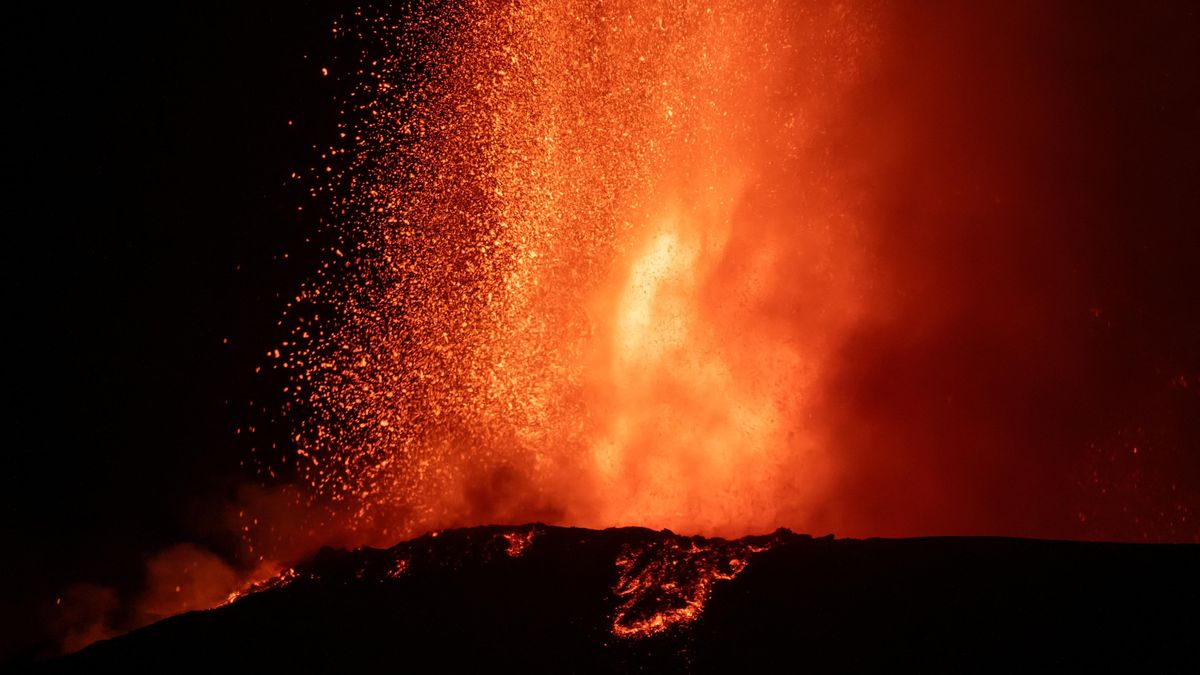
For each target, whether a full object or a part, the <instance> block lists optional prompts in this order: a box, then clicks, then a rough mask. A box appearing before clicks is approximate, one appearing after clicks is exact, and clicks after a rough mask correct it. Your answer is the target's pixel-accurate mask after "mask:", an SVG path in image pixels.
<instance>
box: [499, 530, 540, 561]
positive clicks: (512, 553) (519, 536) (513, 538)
mask: <svg viewBox="0 0 1200 675" xmlns="http://www.w3.org/2000/svg"><path fill="white" fill-rule="evenodd" d="M537 534H538V532H537V528H530V529H528V530H524V531H517V532H505V533H504V534H503V535H502V536H503V537H504V540H505V541H506V542H507V543H508V546H507V547H506V548H505V549H504V552H505V553H507V554H508V556H509V557H510V558H519V557H521V554H522V553H524V552H525V549H527V548H529V545H530V544H532V543H533V538H534V537H536V536H537Z"/></svg>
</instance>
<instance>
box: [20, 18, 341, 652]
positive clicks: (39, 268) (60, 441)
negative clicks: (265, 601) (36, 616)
mask: <svg viewBox="0 0 1200 675" xmlns="http://www.w3.org/2000/svg"><path fill="white" fill-rule="evenodd" d="M216 5H217V6H214V5H213V4H212V3H206V4H204V5H197V6H191V7H190V8H182V7H176V6H175V5H172V6H171V8H169V9H167V8H163V9H156V10H153V11H152V13H142V12H134V11H133V10H129V11H126V12H122V11H120V10H116V11H115V13H114V10H112V9H110V8H108V7H103V8H100V7H95V8H92V9H86V10H82V11H80V10H67V9H65V8H55V9H53V10H51V9H36V10H35V9H26V10H23V11H19V12H16V13H15V14H12V15H9V16H8V17H7V19H6V21H5V24H4V51H5V57H4V66H3V67H4V70H5V72H6V80H7V85H6V91H7V95H6V101H7V104H6V109H7V114H6V117H8V119H9V120H10V121H9V123H8V132H7V133H6V134H5V138H4V145H5V156H6V163H5V169H4V170H5V174H6V178H5V181H4V185H5V192H6V199H5V201H6V203H7V205H8V206H7V209H8V216H7V218H6V219H5V220H6V223H7V226H6V230H7V232H8V234H7V237H8V247H7V251H8V256H7V260H6V264H5V266H4V285H3V289H4V290H3V292H4V296H5V312H6V314H7V320H6V322H5V323H6V324H7V325H8V331H7V333H8V340H7V342H8V343H9V344H10V345H11V347H10V349H11V351H10V358H9V365H8V368H9V369H10V375H9V377H8V378H6V380H7V382H8V383H9V392H8V397H7V398H8V399H9V401H10V403H9V406H8V411H7V415H6V417H8V421H7V423H6V425H5V426H6V428H7V429H8V434H9V435H8V442H7V443H6V444H5V461H4V464H5V470H4V472H3V476H4V481H5V482H4V491H3V492H4V496H3V528H4V529H3V540H4V542H5V543H4V554H3V562H2V563H0V566H2V568H3V574H2V575H0V576H3V578H4V584H5V588H4V594H5V598H6V600H5V603H4V604H5V611H4V612H3V622H4V627H3V629H2V630H0V632H2V633H3V634H4V637H3V638H0V643H8V642H9V641H10V639H11V641H12V642H13V643H14V644H22V643H26V642H27V641H28V637H29V634H28V631H29V628H30V626H31V625H34V624H36V623H37V622H36V621H31V620H30V617H28V616H26V615H23V613H22V612H21V611H14V610H15V609H16V608H22V609H25V608H32V609H35V610H36V611H37V612H43V611H44V610H46V609H47V608H46V603H47V602H49V603H53V600H54V597H55V594H56V592H57V590H56V589H57V588H60V587H61V586H63V585H64V584H65V583H66V582H69V581H90V582H97V583H102V584H105V585H110V584H116V585H117V586H118V587H132V586H136V584H137V583H138V582H139V580H140V579H139V577H140V575H141V569H142V563H141V562H140V557H141V556H142V555H143V554H144V552H146V551H151V550H155V549H158V548H161V547H163V546H165V545H169V544H171V543H174V542H177V541H191V540H205V541H209V542H211V545H213V546H214V547H217V548H220V547H221V546H230V545H232V543H233V542H230V541H227V540H224V539H227V537H228V535H227V534H221V533H215V534H214V532H212V531H211V525H210V524H207V523H206V520H211V515H212V514H211V513H207V512H206V511H207V510H208V509H211V508H212V507H213V506H214V505H216V504H219V503H221V502H222V500H224V499H226V498H228V497H229V496H230V495H231V494H232V491H233V490H234V487H235V486H236V485H237V484H238V483H240V482H241V481H242V480H244V479H245V475H244V474H242V473H239V466H238V462H239V460H240V459H242V458H243V457H244V455H245V452H246V450H247V447H246V444H245V443H241V442H240V439H239V438H238V437H237V436H236V435H235V434H234V430H235V429H236V428H238V427H242V426H245V425H246V424H247V422H248V421H249V423H254V422H255V421H256V420H255V419H254V418H253V417H252V416H250V415H249V412H248V402H249V401H251V400H253V399H255V398H261V397H258V396H257V394H258V393H261V392H265V391H267V390H269V389H275V387H272V386H271V384H274V383H266V382H263V381H262V380H261V379H256V378H255V376H254V368H255V366H256V365H258V362H259V360H260V359H259V357H260V356H261V352H263V351H265V350H266V349H267V346H268V345H270V344H272V343H273V342H276V341H277V334H276V332H275V331H276V322H277V321H278V320H279V317H280V312H281V310H282V308H283V301H281V300H280V297H287V295H288V293H289V292H292V290H293V289H294V288H295V287H296V286H297V285H298V284H299V283H300V280H301V279H302V278H303V277H304V276H305V275H307V274H308V272H309V269H311V268H310V267H309V265H310V264H311V262H312V261H311V260H307V261H306V260H305V259H304V255H305V251H306V250H308V249H306V248H305V246H304V245H303V242H304V239H305V238H306V237H309V236H312V235H314V230H315V229H316V228H315V225H316V223H315V218H316V210H310V211H303V212H302V211H298V210H297V206H299V205H303V204H306V197H305V195H304V194H303V192H302V191H301V190H300V189H296V188H289V187H285V185H284V184H285V181H286V180H287V178H288V176H289V175H290V174H291V173H292V172H293V171H303V170H304V169H305V167H307V166H308V165H309V164H311V163H312V160H313V158H314V156H315V153H313V152H312V150H311V146H312V145H314V144H317V143H328V140H327V138H326V137H327V136H328V135H332V134H333V132H334V131H333V129H334V122H333V115H334V111H335V108H334V99H333V94H332V90H331V88H330V86H331V85H330V84H329V83H328V81H327V80H323V78H322V77H321V74H320V67H319V66H318V65H316V62H317V61H318V60H319V57H321V56H323V53H322V51H321V50H325V52H326V53H327V52H328V50H330V49H331V48H332V45H331V41H330V40H329V39H328V32H329V26H330V24H331V21H332V19H333V18H334V16H335V14H334V12H333V11H332V10H330V9H328V8H317V7H314V6H312V3H287V7H288V8H287V10H286V11H283V10H282V9H281V8H280V7H274V8H266V7H263V6H262V5H261V4H260V3H216ZM221 5H225V6H221ZM251 5H252V6H251ZM305 55H308V58H307V59H306V58H305ZM289 120H291V121H293V125H292V126H289V125H288V124H287V123H288V121H289ZM310 214H311V215H310ZM284 253H287V254H288V258H287V259H286V260H284V259H283V258H282V255H283V254H284ZM226 338H228V340H229V344H228V345H225V344H223V340H224V339H226ZM227 402H228V403H227ZM271 405H278V401H273V402H271ZM259 423H260V426H261V420H259ZM5 651H7V650H5Z"/></svg>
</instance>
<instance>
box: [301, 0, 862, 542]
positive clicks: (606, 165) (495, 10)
mask: <svg viewBox="0 0 1200 675" xmlns="http://www.w3.org/2000/svg"><path fill="white" fill-rule="evenodd" d="M335 34H336V35H337V36H338V37H339V39H344V40H352V41H355V42H356V43H357V44H361V45H363V50H362V53H361V55H360V58H359V61H358V67H357V68H356V69H353V71H352V74H351V75H348V76H347V77H348V78H349V79H350V80H352V81H353V82H354V83H355V85H354V89H353V90H352V92H351V95H350V96H349V97H348V98H347V100H346V122H345V124H344V125H343V126H344V129H345V131H344V133H345V135H346V139H345V141H346V143H347V144H348V145H347V146H346V147H344V148H340V149H339V148H331V149H330V151H329V153H328V154H330V156H332V157H334V158H336V159H337V160H338V161H339V162H342V163H344V164H345V165H346V168H345V169H339V170H334V169H332V168H331V169H330V171H329V172H327V173H328V175H329V181H330V182H329V184H328V185H326V186H323V187H322V188H321V189H322V190H327V191H328V192H329V193H332V194H337V195H339V196H338V198H337V202H336V208H335V209H334V214H333V217H332V218H331V222H332V225H331V227H332V228H333V229H334V231H335V237H334V238H335V239H336V240H337V241H338V242H339V243H338V244H337V245H336V246H333V247H331V249H330V252H329V264H327V265H325V266H324V267H323V268H322V270H321V272H320V274H319V275H318V276H317V277H316V278H315V279H314V280H313V281H312V282H311V283H310V284H309V285H308V286H307V287H306V288H305V289H304V292H303V293H301V294H300V296H299V297H298V299H297V300H298V303H299V305H303V307H300V306H298V307H297V310H296V311H297V313H298V314H299V315H304V316H306V317H307V318H305V319H304V320H302V321H298V322H297V323H298V325H297V326H296V329H295V335H294V336H293V338H294V339H292V340H290V341H289V344H288V345H287V348H286V349H285V350H284V357H283V358H282V361H283V363H282V365H281V367H285V368H287V369H288V371H289V372H290V373H292V376H293V384H292V387H291V390H290V392H291V394H292V395H293V396H294V401H293V404H292V407H293V411H294V414H292V415H291V416H290V419H293V420H299V421H298V422H297V424H298V427H299V428H298V429H297V430H296V432H295V434H294V442H295V445H296V448H295V452H296V455H297V457H296V461H297V464H296V466H297V469H298V471H299V473H300V477H301V478H302V480H303V481H304V482H305V483H307V485H308V486H309V488H310V489H309V497H308V500H309V503H310V505H320V506H321V508H323V509H326V510H328V511H329V512H331V513H333V514H335V515H332V516H330V519H332V520H337V521H339V522H341V521H344V524H343V527H344V528H349V529H352V530H355V531H357V532H358V533H359V534H358V535H357V540H358V541H369V542H370V541H373V542H377V543H383V542H386V541H388V540H389V539H390V540H391V541H395V539H396V538H397V537H402V536H411V535H412V534H416V533H418V532H421V531H424V530H427V529H431V528H440V527H452V526H461V525H470V524H478V523H496V522H500V523H503V522H525V521H531V520H540V521H544V522H557V523H573V524H579V525H588V526H607V525H616V524H630V523H636V524H639V525H647V526H651V527H667V526H669V527H673V528H676V529H685V530H689V531H694V532H705V533H710V534H712V533H729V534H734V533H737V534H741V533H745V532H747V531H752V530H754V529H760V530H761V529H771V528H774V527H775V526H777V525H778V523H779V521H780V518H781V515H780V514H781V513H793V514H794V513H803V512H804V511H805V509H806V508H808V505H809V504H810V502H811V501H812V500H814V499H817V498H818V497H819V496H820V494H821V493H822V490H823V489H824V488H823V486H824V484H825V481H826V479H827V474H828V467H827V461H826V459H825V458H824V457H823V455H822V452H821V451H820V449H819V447H818V444H817V442H816V440H815V437H814V430H813V428H812V427H811V425H810V424H809V423H808V422H807V421H806V419H807V418H808V415H807V412H806V411H807V410H808V408H809V406H810V405H811V399H810V398H809V396H808V394H807V393H806V392H810V391H812V388H813V386H814V385H815V383H816V382H817V380H818V378H819V377H820V374H821V365H820V364H821V363H822V360H823V358H824V355H825V354H826V353H827V351H828V350H830V349H832V348H833V346H834V345H835V342H836V340H835V337H836V336H837V335H838V334H839V332H840V331H842V330H843V329H844V327H845V326H846V325H848V324H849V323H850V322H852V321H853V319H854V317H855V316H857V315H858V313H859V312H860V311H861V310H860V308H859V306H858V304H857V301H856V300H855V298H856V297H857V295H856V294H857V290H856V288H857V286H856V284H857V283H858V281H857V279H858V277H857V276H856V273H855V269H856V266H857V265H858V260H857V254H856V253H855V248H854V246H853V242H854V238H855V236H856V234H855V228H854V226H853V223H854V215H853V209H852V206H853V204H852V202H851V200H850V199H849V198H847V197H845V196H843V194H842V192H840V185H841V182H840V181H841V180H842V179H841V178H840V177H839V175H840V174H839V170H838V167H837V166H836V165H835V164H834V163H833V162H832V160H831V159H830V158H829V157H828V156H827V153H825V152H824V151H822V150H821V149H820V140H819V134H820V129H821V124H822V120H825V119H832V116H834V115H836V112H837V107H838V105H839V101H840V100H841V97H843V96H844V95H845V94H846V92H848V91H849V90H850V89H851V87H852V85H853V84H854V82H855V80H856V77H857V71H858V65H857V64H858V62H859V60H860V59H861V58H862V55H863V54H864V53H865V52H866V51H867V50H868V49H869V45H870V36H871V23H870V16H869V12H867V11H865V10H864V11H862V12H856V11H851V10H850V9H847V8H846V7H844V6H842V5H839V4H834V3H829V4H827V5H826V4H817V5H811V6H805V7H803V8H797V7H793V6H791V5H790V4H789V3H781V2H768V3H757V2H755V3H749V2H741V1H728V0H721V1H716V2H713V3H710V4H706V5H700V4H691V3H676V2H649V3H646V2H625V1H621V2H606V3H599V4H597V3H591V2H571V1H563V0H556V1H548V0H547V1H538V2H529V3H508V2H466V1H463V2H446V3H437V4H436V5H434V6H424V5H422V6H418V7H417V8H415V9H411V10H404V14H403V16H400V17H394V16H389V15H387V14H386V13H383V12H375V13H373V12H372V11H368V10H363V11H360V12H358V13H356V14H354V15H352V16H350V17H347V18H345V19H344V20H343V21H341V22H340V23H339V25H338V27H337V30H336V31H335ZM339 166H340V165H339ZM815 174H819V175H821V176H822V179H821V181H820V185H816V184H811V185H810V187H803V188H801V189H800V190H797V189H796V188H795V187H794V186H795V185H797V184H802V185H803V183H798V182H797V179H798V177H801V176H805V175H815ZM810 183H811V182H810ZM785 188H786V189H785ZM810 188H811V189H810ZM784 273H786V274H784ZM781 275H782V276H781ZM784 276H785V277H786V279H784V278H783V277H784ZM797 284H799V285H801V286H802V287H803V294H804V302H803V304H805V305H806V306H807V307H808V308H809V309H812V310H814V312H815V313H814V314H813V318H812V320H811V321H808V322H807V323H805V325H804V326H802V328H803V330H800V331H796V330H793V329H794V328H795V327H794V326H792V325H791V324H792V323H794V319H793V318H792V317H790V316H781V315H778V313H777V308H778V307H779V306H780V305H781V304H786V303H788V302H790V301H792V300H794V299H796V298H795V294H796V293H797V290H796V287H797ZM305 308H307V309H305ZM306 312H308V313H307V314H306ZM297 411H302V413H301V412H297ZM791 470H797V471H801V473H802V476H801V479H799V483H797V480H798V479H796V478H795V476H796V473H795V472H794V471H791ZM384 533H386V534H384Z"/></svg>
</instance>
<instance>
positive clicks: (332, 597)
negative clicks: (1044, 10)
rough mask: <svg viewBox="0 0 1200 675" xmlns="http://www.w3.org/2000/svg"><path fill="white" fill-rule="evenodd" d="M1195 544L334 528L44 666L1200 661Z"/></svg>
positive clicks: (278, 668)
mask: <svg viewBox="0 0 1200 675" xmlns="http://www.w3.org/2000/svg"><path fill="white" fill-rule="evenodd" d="M1197 569H1200V547H1197V546H1193V545H1139V544H1095V543H1081V542H1059V541H1036V540H1023V539H999V538H925V539H891V540H889V539H867V540H854V539H843V540H835V539H833V538H832V537H825V538H821V539H813V538H812V537H809V536H804V535H797V534H794V533H792V532H790V531H787V530H778V531H776V532H775V533H774V534H771V535H766V536H757V537H745V538H742V539H738V540H733V541H727V540H723V539H706V538H702V537H684V536H680V535H676V534H674V533H672V532H670V531H667V530H664V531H661V532H655V531H651V530H646V529H642V528H622V529H608V530H603V531H597V530H587V529H579V528H561V527H549V526H543V525H525V526H520V527H504V526H491V527H477V528H470V529H462V530H449V531H444V532H436V533H431V534H428V535H426V536H423V537H420V538H417V539H414V540H411V541H407V542H404V543H401V544H398V545H396V546H394V547H392V548H390V549H386V550H379V549H371V548H363V549H358V550H353V551H335V550H331V549H325V550H323V551H321V552H320V553H319V554H318V555H317V556H316V557H315V558H313V559H312V560H310V561H309V562H307V563H305V564H303V565H300V566H297V567H296V568H294V569H291V570H288V571H286V572H285V573H284V574H282V575H281V576H280V577H279V578H277V579H275V580H272V581H270V582H267V583H265V584H261V585H260V586H259V587H257V588H255V589H251V590H250V591H248V592H247V593H246V594H245V595H243V596H241V597H238V598H236V599H234V600H233V601H232V602H231V603H229V604H228V605H225V606H223V607H220V608H217V609H213V610H209V611H203V612H192V613H189V614H185V615H182V616H177V617H174V618H171V619H167V620H165V621H161V622H159V623H157V624H154V625H152V626H149V627H147V628H144V629H141V630H138V631H135V632H133V633H131V634H129V635H125V636H122V637H118V638H115V639H112V640H107V641H104V642H100V643H97V644H95V645H93V646H91V647H88V648H86V649H84V650H83V651H81V652H79V653H77V654H74V655H71V656H68V657H66V658H64V659H61V660H59V661H57V662H53V663H50V664H47V670H49V671H52V672H117V671H118V670H124V671H130V670H132V671H141V672H177V671H180V670H196V671H209V672H219V671H227V670H229V669H233V670H238V671H260V672H311V671H322V672H324V671H327V672H350V671H352V670H355V669H359V668H383V667H386V668H388V669H395V668H397V667H399V668H403V667H406V666H407V667H416V666H418V665H419V664H430V665H433V666H435V667H436V668H437V669H438V670H445V669H450V670H467V669H471V670H472V671H475V670H478V669H482V668H488V669H500V670H502V671H509V670H514V669H517V668H520V669H523V670H526V671H528V670H535V671H551V672H578V671H600V672H611V671H633V670H646V671H651V672H657V671H663V670H668V671H677V670H682V671H708V670H725V671H727V672H733V670H731V669H735V670H736V671H746V670H758V669H762V668H766V667H769V666H771V665H773V664H780V663H792V664H803V665H804V666H805V667H806V668H815V669H817V670H818V671H819V672H827V671H829V670H863V669H879V668H883V667H889V668H894V667H896V666H900V665H913V666H924V667H929V666H934V667H954V668H957V669H967V670H979V669H985V668H986V669H991V668H997V667H1003V668H1019V669H1023V670H1024V669H1029V668H1031V667H1033V668H1037V667H1045V666H1046V665H1048V664H1051V663H1053V664H1059V665H1070V666H1073V667H1081V666H1103V667H1105V668H1117V669H1130V670H1135V669H1137V670H1145V669H1161V668H1163V667H1168V668H1170V669H1180V668H1183V667H1185V666H1189V668H1188V669H1190V670H1195V668H1196V667H1197V666H1200V654H1198V652H1197V651H1196V650H1195V649H1194V637H1195V635H1196V634H1197V629H1198V628H1200V621H1198V620H1197V619H1196V618H1195V617H1194V616H1190V615H1189V614H1188V613H1187V612H1183V613H1181V612H1179V611H1177V610H1179V609H1181V608H1188V607H1195V606H1197V605H1198V603H1200V577H1198V576H1197V575H1196V574H1195V571H1196V570H1197Z"/></svg>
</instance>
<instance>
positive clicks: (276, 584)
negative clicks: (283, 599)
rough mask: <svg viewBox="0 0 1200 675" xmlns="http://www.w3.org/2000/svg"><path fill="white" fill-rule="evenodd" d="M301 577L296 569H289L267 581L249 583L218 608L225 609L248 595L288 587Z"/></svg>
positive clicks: (230, 595)
mask: <svg viewBox="0 0 1200 675" xmlns="http://www.w3.org/2000/svg"><path fill="white" fill-rule="evenodd" d="M299 576H300V575H299V573H297V572H296V570H295V569H294V568H291V567H289V568H287V569H285V570H283V571H282V572H280V573H278V574H276V575H274V576H272V577H268V578H267V579H263V580H261V581H253V582H250V583H247V584H246V586H245V587H243V588H241V589H239V590H236V591H234V592H232V593H230V594H229V597H227V598H225V600H224V601H223V602H221V603H220V604H219V605H217V607H224V606H225V605H228V604H231V603H233V602H236V601H237V600H240V599H242V598H244V597H246V596H248V595H254V594H255V593H261V592H262V591H268V590H270V589H272V588H280V587H283V586H287V585H288V584H290V583H292V582H293V581H295V580H296V579H298V578H299Z"/></svg>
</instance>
